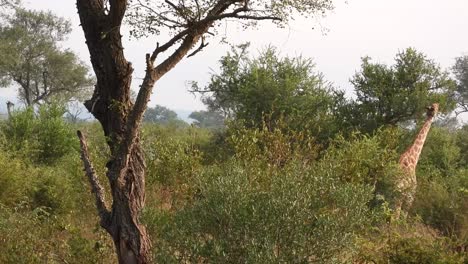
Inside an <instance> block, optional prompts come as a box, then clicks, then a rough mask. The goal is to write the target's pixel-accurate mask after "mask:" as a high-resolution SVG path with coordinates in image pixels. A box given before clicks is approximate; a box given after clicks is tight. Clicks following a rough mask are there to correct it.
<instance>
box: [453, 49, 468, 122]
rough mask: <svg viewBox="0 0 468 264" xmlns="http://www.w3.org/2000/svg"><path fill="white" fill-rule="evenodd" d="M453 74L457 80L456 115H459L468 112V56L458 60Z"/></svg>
mask: <svg viewBox="0 0 468 264" xmlns="http://www.w3.org/2000/svg"><path fill="white" fill-rule="evenodd" d="M453 72H454V73H455V78H456V79H457V90H456V94H455V96H456V101H457V109H456V110H455V113H456V114H457V115H459V114H461V113H465V112H468V55H467V56H462V57H458V58H456V60H455V65H454V66H453Z"/></svg>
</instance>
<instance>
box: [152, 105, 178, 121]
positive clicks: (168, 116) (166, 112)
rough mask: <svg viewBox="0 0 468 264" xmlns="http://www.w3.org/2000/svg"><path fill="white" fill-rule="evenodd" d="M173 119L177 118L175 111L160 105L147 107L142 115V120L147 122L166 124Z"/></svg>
mask: <svg viewBox="0 0 468 264" xmlns="http://www.w3.org/2000/svg"><path fill="white" fill-rule="evenodd" d="M175 120H179V119H178V117H177V113H176V112H174V111H172V110H171V109H169V108H167V107H164V106H161V105H156V106H155V107H149V108H148V109H146V112H145V115H144V116H143V122H148V123H159V124H167V123H169V122H171V121H175Z"/></svg>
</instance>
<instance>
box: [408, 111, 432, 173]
mask: <svg viewBox="0 0 468 264" xmlns="http://www.w3.org/2000/svg"><path fill="white" fill-rule="evenodd" d="M432 120H433V118H432V117H427V119H426V122H424V125H423V126H422V128H421V130H420V131H419V133H418V136H417V137H416V139H415V140H414V143H413V145H411V146H410V147H409V148H408V150H407V151H406V152H405V153H407V154H408V155H411V157H412V158H413V159H414V164H413V166H414V167H416V164H418V161H419V155H421V151H422V148H423V146H424V142H425V141H426V137H427V134H428V133H429V129H431V124H432Z"/></svg>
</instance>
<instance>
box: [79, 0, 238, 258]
mask: <svg viewBox="0 0 468 264" xmlns="http://www.w3.org/2000/svg"><path fill="white" fill-rule="evenodd" d="M234 2H235V1H231V2H229V3H226V2H225V1H220V2H218V3H217V4H215V5H214V6H213V8H212V9H211V11H209V12H208V15H207V16H208V17H207V18H205V19H203V20H200V23H198V24H194V25H193V27H191V28H189V29H187V30H184V31H183V32H184V34H182V35H180V36H183V38H180V44H178V45H179V46H178V48H176V49H175V51H174V52H173V53H172V54H171V55H170V56H168V57H167V58H166V59H165V60H163V61H162V62H161V63H159V64H158V65H157V66H155V64H154V63H155V60H156V57H157V55H158V54H159V53H160V52H164V51H166V50H167V49H168V48H169V47H171V46H172V45H174V44H175V43H177V40H179V37H178V36H177V35H176V36H175V37H174V38H173V39H171V40H169V41H168V42H167V43H166V44H164V45H161V46H159V45H157V48H156V49H155V50H154V51H153V53H152V54H146V67H147V68H146V75H145V78H144V80H143V83H142V85H141V87H140V91H139V92H138V96H137V99H136V101H135V105H133V103H132V102H131V101H130V84H131V80H132V72H133V68H132V66H131V63H129V62H128V61H127V60H126V59H125V56H124V53H123V47H122V41H121V37H122V36H121V35H120V26H121V24H122V19H123V17H124V14H125V11H126V9H127V0H109V1H108V2H107V1H106V3H109V6H108V7H109V8H107V7H106V6H105V1H103V0H77V8H78V14H79V16H80V21H81V26H82V27H83V31H84V34H85V38H86V44H87V45H88V49H89V53H90V55H91V64H92V65H93V69H94V72H95V73H96V78H97V84H96V86H95V89H94V94H93V97H92V98H91V99H90V100H88V101H86V102H85V106H86V108H87V109H88V110H89V111H90V112H91V113H92V114H93V115H94V117H95V118H96V119H97V120H98V121H99V122H100V123H101V125H102V128H103V130H104V134H105V136H106V139H107V144H108V146H109V148H110V151H111V158H110V160H109V162H108V163H107V164H106V167H107V178H108V180H109V183H110V187H111V193H112V209H109V208H108V206H106V201H105V198H104V193H105V192H104V191H103V188H102V186H101V185H100V184H99V181H98V177H97V176H96V175H95V172H94V169H93V167H92V164H91V162H90V160H89V155H88V151H87V145H86V140H85V138H84V136H83V135H82V134H81V132H78V137H79V138H80V143H81V150H82V152H81V158H82V160H83V162H84V165H85V170H86V175H87V176H88V178H89V181H90V183H91V187H92V190H93V193H94V195H95V198H96V206H97V209H98V212H99V216H100V219H101V226H102V227H103V228H105V229H106V230H107V232H108V233H109V234H110V235H111V236H112V239H113V241H114V244H115V248H116V252H117V256H118V259H119V263H148V262H150V261H151V254H150V247H151V242H150V239H149V237H148V235H147V233H146V229H145V227H144V226H143V225H142V224H140V222H139V216H140V212H141V210H142V209H143V206H144V202H145V162H144V158H143V152H142V149H141V147H140V144H139V126H140V125H141V121H142V119H143V114H144V111H145V109H146V107H147V104H148V101H149V98H150V95H151V91H152V88H153V86H154V84H155V82H156V81H157V80H159V78H161V77H162V76H163V75H164V74H166V73H167V72H169V71H170V70H171V69H172V68H173V67H174V66H175V65H176V64H177V63H178V62H180V61H181V60H182V58H184V57H185V56H186V55H187V54H188V52H189V51H190V49H191V48H192V47H193V46H194V44H195V43H197V42H198V41H199V40H200V38H201V37H202V35H203V34H205V33H206V32H207V31H208V29H209V28H210V27H211V26H212V25H213V23H214V21H215V20H216V19H217V18H222V16H220V14H221V13H222V12H224V11H225V10H226V9H227V8H228V7H229V6H230V5H231V4H233V3H234ZM201 48H203V45H202V46H201V47H200V48H199V49H198V50H197V51H199V50H200V49H201ZM197 51H195V53H196V52H197ZM192 54H194V53H192Z"/></svg>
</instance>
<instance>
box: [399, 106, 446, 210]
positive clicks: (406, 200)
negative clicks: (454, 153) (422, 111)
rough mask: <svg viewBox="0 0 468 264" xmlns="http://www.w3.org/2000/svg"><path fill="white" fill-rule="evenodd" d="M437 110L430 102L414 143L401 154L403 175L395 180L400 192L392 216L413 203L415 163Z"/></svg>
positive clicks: (437, 107)
mask: <svg viewBox="0 0 468 264" xmlns="http://www.w3.org/2000/svg"><path fill="white" fill-rule="evenodd" d="M438 111H439V104H436V103H434V104H432V106H431V107H428V108H427V118H426V121H425V122H424V125H423V126H422V128H421V130H420V131H419V133H418V135H417V137H416V139H415V140H414V143H413V144H412V145H411V146H410V147H409V148H408V149H407V150H406V151H405V152H404V153H403V154H402V155H401V157H400V161H399V164H400V168H401V170H402V171H403V176H402V177H400V178H399V179H398V180H397V182H396V187H397V191H398V192H399V193H400V194H401V195H400V197H399V198H398V199H397V201H396V204H395V211H394V218H395V219H398V218H400V213H401V209H402V207H403V206H404V207H406V208H409V207H411V205H412V204H413V201H414V195H415V193H416V187H417V180H416V165H417V164H418V161H419V156H420V155H421V151H422V148H423V146H424V142H425V141H426V138H427V134H428V133H429V130H430V129H431V125H432V121H433V120H434V116H435V115H436V114H437V112H438Z"/></svg>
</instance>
